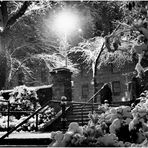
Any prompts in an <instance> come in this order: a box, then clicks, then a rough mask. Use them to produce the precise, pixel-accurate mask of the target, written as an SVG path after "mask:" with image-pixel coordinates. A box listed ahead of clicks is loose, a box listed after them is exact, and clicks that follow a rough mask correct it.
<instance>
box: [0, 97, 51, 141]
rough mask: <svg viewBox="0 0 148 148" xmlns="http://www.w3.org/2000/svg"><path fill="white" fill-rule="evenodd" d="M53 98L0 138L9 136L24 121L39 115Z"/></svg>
mask: <svg viewBox="0 0 148 148" xmlns="http://www.w3.org/2000/svg"><path fill="white" fill-rule="evenodd" d="M50 101H51V100H49V101H48V102H46V103H45V104H44V105H43V106H42V107H40V108H39V109H37V110H36V111H35V112H34V113H33V114H31V115H30V116H29V117H27V118H26V119H25V120H24V121H22V122H21V123H19V124H18V125H17V126H16V127H14V128H13V129H11V130H10V131H8V132H7V133H6V134H4V135H3V136H2V137H1V138H0V139H1V140H2V139H4V138H6V137H7V136H9V135H10V134H11V133H12V132H14V131H15V130H16V129H17V128H19V127H20V126H22V125H23V124H24V123H26V121H28V120H29V119H30V118H32V117H33V116H34V115H37V113H38V112H39V111H41V110H42V109H43V108H44V107H46V106H47V105H48V104H49V103H50Z"/></svg>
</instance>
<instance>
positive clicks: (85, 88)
mask: <svg viewBox="0 0 148 148" xmlns="http://www.w3.org/2000/svg"><path fill="white" fill-rule="evenodd" d="M88 95H89V86H88V84H84V85H82V99H87V98H88Z"/></svg>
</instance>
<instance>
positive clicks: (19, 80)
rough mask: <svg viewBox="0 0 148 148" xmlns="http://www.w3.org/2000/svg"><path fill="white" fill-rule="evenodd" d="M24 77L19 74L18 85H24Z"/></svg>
mask: <svg viewBox="0 0 148 148" xmlns="http://www.w3.org/2000/svg"><path fill="white" fill-rule="evenodd" d="M23 79H24V75H23V73H19V74H18V85H23Z"/></svg>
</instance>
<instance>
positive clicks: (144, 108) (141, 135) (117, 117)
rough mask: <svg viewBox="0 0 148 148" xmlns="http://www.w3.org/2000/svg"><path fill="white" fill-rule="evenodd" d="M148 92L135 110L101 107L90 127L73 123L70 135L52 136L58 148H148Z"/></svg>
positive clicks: (68, 132)
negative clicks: (100, 111)
mask: <svg viewBox="0 0 148 148" xmlns="http://www.w3.org/2000/svg"><path fill="white" fill-rule="evenodd" d="M147 98H148V91H145V92H144V93H143V97H141V98H140V100H141V101H140V103H138V104H137V105H136V106H135V107H130V106H119V107H109V106H107V105H104V106H99V108H98V109H99V110H102V112H103V113H102V114H97V113H96V112H94V113H93V114H91V113H89V118H90V121H89V122H88V125H84V126H79V124H78V123H76V122H72V123H71V124H70V125H69V129H68V130H67V131H66V133H64V134H63V133H62V132H61V131H57V132H52V133H51V137H52V139H53V143H51V144H50V146H54V147H58V146H60V147H62V146H63V147H75V146H76V147H80V146H81V147H85V146H86V147H91V146H94V147H95V146H97V147H104V146H105V147H148V140H147V138H148V99H147Z"/></svg>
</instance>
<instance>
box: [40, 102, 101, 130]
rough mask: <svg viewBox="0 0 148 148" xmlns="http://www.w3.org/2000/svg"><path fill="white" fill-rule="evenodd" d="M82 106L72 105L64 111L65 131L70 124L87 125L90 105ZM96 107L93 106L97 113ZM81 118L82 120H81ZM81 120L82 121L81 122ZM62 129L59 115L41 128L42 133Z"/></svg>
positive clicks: (90, 109)
mask: <svg viewBox="0 0 148 148" xmlns="http://www.w3.org/2000/svg"><path fill="white" fill-rule="evenodd" d="M83 105H84V104H82V103H81V104H79V103H76V104H73V105H72V106H70V107H69V108H68V109H67V111H66V129H68V126H69V124H70V123H71V122H78V123H79V125H86V124H88V121H89V117H88V114H89V112H90V111H92V105H91V104H86V105H85V107H83V110H82V106H83ZM97 108H98V105H97V104H95V105H94V110H95V111H96V112H97V113H99V112H98V111H97ZM82 116H83V118H82ZM82 120H83V121H82ZM61 129H62V122H61V116H60V115H59V116H58V118H57V120H55V121H53V122H52V123H48V124H47V125H45V127H44V128H43V130H42V132H47V131H48V132H50V131H57V130H61Z"/></svg>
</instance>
